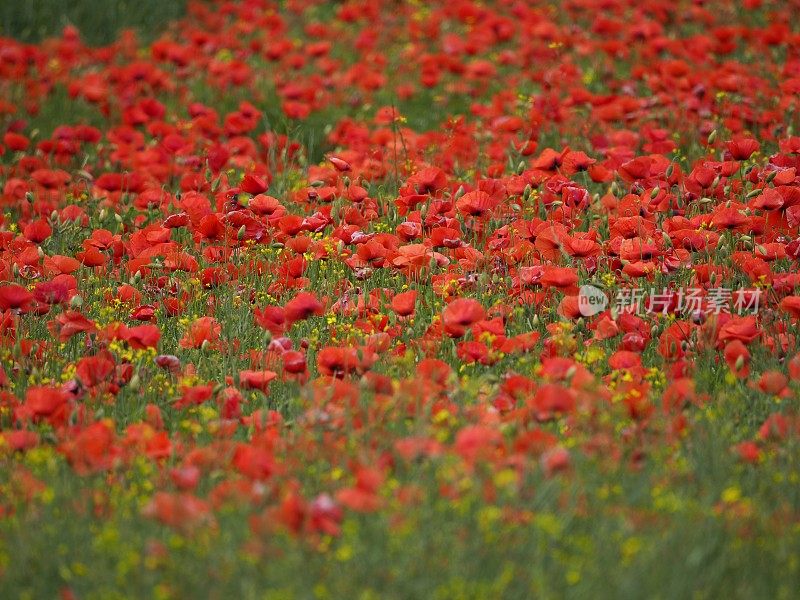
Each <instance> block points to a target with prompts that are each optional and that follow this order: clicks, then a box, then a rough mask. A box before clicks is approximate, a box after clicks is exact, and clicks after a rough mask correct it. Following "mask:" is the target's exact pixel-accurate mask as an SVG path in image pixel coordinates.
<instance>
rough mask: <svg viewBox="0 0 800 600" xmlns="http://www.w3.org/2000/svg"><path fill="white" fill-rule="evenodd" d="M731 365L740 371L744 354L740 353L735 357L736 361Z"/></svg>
mask: <svg viewBox="0 0 800 600" xmlns="http://www.w3.org/2000/svg"><path fill="white" fill-rule="evenodd" d="M733 366H734V367H735V368H736V370H737V371H741V370H742V367H744V356H741V355H740V356H739V358H737V359H736V362H735V363H734V365H733Z"/></svg>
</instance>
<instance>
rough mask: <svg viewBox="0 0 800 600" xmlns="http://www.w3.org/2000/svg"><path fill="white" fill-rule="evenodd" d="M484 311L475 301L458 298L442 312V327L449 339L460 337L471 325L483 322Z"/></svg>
mask: <svg viewBox="0 0 800 600" xmlns="http://www.w3.org/2000/svg"><path fill="white" fill-rule="evenodd" d="M485 317H486V311H485V310H484V308H483V307H482V306H481V305H480V303H479V302H478V301H477V300H473V299H472V298H458V299H456V300H453V301H452V302H450V303H449V304H448V305H447V306H445V307H444V310H443V311H442V325H443V327H444V331H445V333H447V335H449V336H450V337H462V336H463V335H464V334H465V333H466V330H467V328H468V327H469V326H470V325H472V324H473V323H477V322H478V321H481V320H483V319H484V318H485Z"/></svg>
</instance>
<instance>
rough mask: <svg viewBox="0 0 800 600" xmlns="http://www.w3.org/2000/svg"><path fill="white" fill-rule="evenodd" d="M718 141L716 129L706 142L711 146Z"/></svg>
mask: <svg viewBox="0 0 800 600" xmlns="http://www.w3.org/2000/svg"><path fill="white" fill-rule="evenodd" d="M716 139H717V130H716V129H715V130H714V131H712V132H711V133H709V134H708V139H707V140H706V142H707V144H708V145H709V146H710V145H711V144H713V143H714V141H715V140H716Z"/></svg>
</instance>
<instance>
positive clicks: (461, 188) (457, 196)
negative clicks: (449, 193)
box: [453, 185, 466, 200]
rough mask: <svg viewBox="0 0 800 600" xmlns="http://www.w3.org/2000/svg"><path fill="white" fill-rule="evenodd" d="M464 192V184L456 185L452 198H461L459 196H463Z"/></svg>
mask: <svg viewBox="0 0 800 600" xmlns="http://www.w3.org/2000/svg"><path fill="white" fill-rule="evenodd" d="M465 193H466V190H465V189H464V186H463V185H460V186H458V189H457V190H456V195H455V196H454V197H453V199H454V200H458V199H459V198H461V196H463V195H464V194H465Z"/></svg>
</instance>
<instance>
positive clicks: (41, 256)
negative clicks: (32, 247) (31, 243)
mask: <svg viewBox="0 0 800 600" xmlns="http://www.w3.org/2000/svg"><path fill="white" fill-rule="evenodd" d="M36 253H37V254H38V255H39V258H44V250H42V247H41V246H37V247H36Z"/></svg>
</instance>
